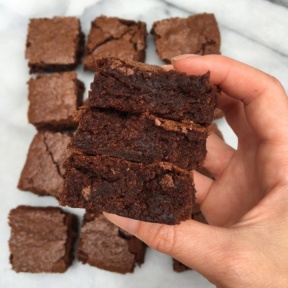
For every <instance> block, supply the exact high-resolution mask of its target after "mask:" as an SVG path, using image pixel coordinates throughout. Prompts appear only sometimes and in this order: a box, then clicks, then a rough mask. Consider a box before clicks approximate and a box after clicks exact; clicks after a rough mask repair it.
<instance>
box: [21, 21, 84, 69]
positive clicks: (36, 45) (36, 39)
mask: <svg viewBox="0 0 288 288" xmlns="http://www.w3.org/2000/svg"><path fill="white" fill-rule="evenodd" d="M83 49H84V34H83V33H82V31H81V24H80V21H79V19H78V18H76V17H53V18H32V19H30V22H29V26H28V35H27V40H26V51H25V58H26V59H28V61H29V63H28V65H29V67H30V73H39V72H40V73H41V72H58V71H69V70H73V69H74V68H75V67H76V66H77V65H78V64H79V63H80V61H81V57H82V54H83Z"/></svg>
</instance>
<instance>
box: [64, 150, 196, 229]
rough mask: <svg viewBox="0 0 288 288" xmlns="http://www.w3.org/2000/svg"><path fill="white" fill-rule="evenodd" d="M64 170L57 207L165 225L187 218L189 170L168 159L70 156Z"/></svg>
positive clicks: (190, 185) (190, 202)
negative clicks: (145, 161) (141, 160)
mask: <svg viewBox="0 0 288 288" xmlns="http://www.w3.org/2000/svg"><path fill="white" fill-rule="evenodd" d="M65 168H66V173H65V181H64V191H63V192H62V193H61V195H60V205H68V206H70V207H78V208H86V209H92V210H95V209H97V210H101V211H106V212H110V213H114V214H118V215H120V216H124V217H129V218H134V219H139V220H143V221H148V222H158V223H165V224H178V223H180V221H184V220H187V219H191V215H192V206H193V203H194V198H195V189H194V185H193V179H192V174H191V173H189V172H187V171H185V170H182V169H180V168H176V167H174V166H173V165H171V164H169V163H164V162H160V163H153V164H142V163H133V162H129V161H125V160H122V159H118V158H112V157H107V156H85V155H77V154H73V155H71V156H70V157H69V158H68V160H67V161H66V163H65Z"/></svg>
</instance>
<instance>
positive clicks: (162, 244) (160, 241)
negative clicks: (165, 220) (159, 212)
mask: <svg viewBox="0 0 288 288" xmlns="http://www.w3.org/2000/svg"><path fill="white" fill-rule="evenodd" d="M175 235H176V230H175V227H174V226H167V225H157V226H156V227H154V228H153V229H152V231H150V236H149V240H148V242H149V243H148V245H149V246H150V247H152V248H153V249H155V250H158V251H160V252H162V253H166V254H171V253H172V251H173V250H174V248H175V244H176V237H175Z"/></svg>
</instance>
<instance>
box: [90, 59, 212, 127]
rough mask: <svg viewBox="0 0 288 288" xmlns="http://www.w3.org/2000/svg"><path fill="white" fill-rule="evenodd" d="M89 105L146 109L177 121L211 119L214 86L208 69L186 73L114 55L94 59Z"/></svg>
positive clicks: (207, 121) (134, 110) (131, 110)
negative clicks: (94, 66)
mask: <svg viewBox="0 0 288 288" xmlns="http://www.w3.org/2000/svg"><path fill="white" fill-rule="evenodd" d="M96 64H97V69H96V73H95V77H94V82H93V83H92V84H91V91H89V105H90V106H91V107H96V108H105V109H108V108H113V109H116V110H120V111H124V112H129V113H145V112H148V113H150V114H153V115H156V116H159V117H162V118H166V119H172V120H176V121H193V122H194V123H197V124H201V125H205V126H208V125H210V124H211V123H212V120H213V112H214V108H215V99H216V93H217V89H216V87H215V86H214V85H213V84H211V83H210V81H209V78H210V77H209V73H207V74H204V75H202V76H187V75H186V74H184V73H180V72H177V71H174V70H171V71H165V70H164V69H162V68H161V67H159V66H154V65H148V64H144V63H139V62H134V61H128V60H127V61H123V60H120V59H117V58H104V59H99V60H97V61H96Z"/></svg>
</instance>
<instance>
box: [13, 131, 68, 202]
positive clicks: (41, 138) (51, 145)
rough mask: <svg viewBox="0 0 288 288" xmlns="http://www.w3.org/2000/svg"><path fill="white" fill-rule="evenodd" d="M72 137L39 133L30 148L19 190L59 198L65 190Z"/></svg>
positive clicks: (44, 132)
mask: <svg viewBox="0 0 288 288" xmlns="http://www.w3.org/2000/svg"><path fill="white" fill-rule="evenodd" d="M70 141H71V137H70V136H69V135H66V134H62V133H59V132H57V133H53V132H48V131H43V132H38V133H37V134H36V135H35V137H34V139H33V141H32V143H31V145H30V148H29V152H28V155H27V159H26V163H25V165H24V168H23V170H22V173H21V176H20V180H19V183H18V188H19V189H20V190H23V191H31V192H33V193H36V194H38V195H51V196H55V197H58V195H59V193H60V192H61V190H62V189H63V174H64V168H63V163H64V161H65V159H66V158H67V157H68V156H69V152H68V150H67V149H66V147H67V146H68V144H69V143H70Z"/></svg>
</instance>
